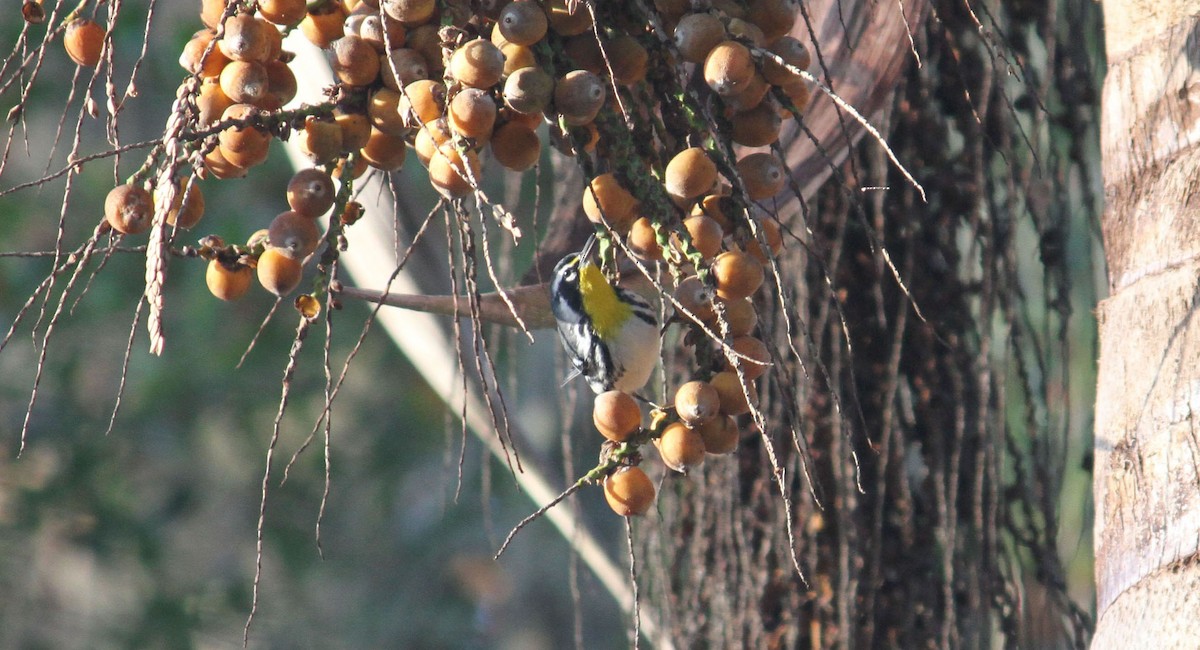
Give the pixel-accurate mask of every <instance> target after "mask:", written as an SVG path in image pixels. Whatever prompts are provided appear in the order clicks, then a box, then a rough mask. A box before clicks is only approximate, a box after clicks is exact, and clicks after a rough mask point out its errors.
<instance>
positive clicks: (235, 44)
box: [217, 14, 278, 62]
mask: <svg viewBox="0 0 1200 650" xmlns="http://www.w3.org/2000/svg"><path fill="white" fill-rule="evenodd" d="M267 29H274V28H272V27H270V26H269V24H268V23H265V22H260V21H258V20H256V19H255V18H254V15H253V14H235V15H233V16H230V17H229V18H228V19H226V20H225V33H224V35H222V37H221V40H219V41H217V47H219V48H221V52H222V53H223V54H225V56H227V57H229V58H230V59H232V60H234V61H258V62H265V61H268V60H269V59H270V54H271V36H270V35H269V34H267V31H266V30H267ZM277 33H278V32H277Z"/></svg>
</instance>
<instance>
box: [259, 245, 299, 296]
mask: <svg viewBox="0 0 1200 650" xmlns="http://www.w3.org/2000/svg"><path fill="white" fill-rule="evenodd" d="M255 272H256V274H257V275H258V283H259V284H261V285H262V287H263V288H264V289H266V290H267V291H270V292H271V293H273V294H275V295H277V296H280V297H282V296H286V295H288V294H289V293H291V292H293V291H295V290H296V287H298V286H300V279H301V277H302V276H303V275H304V266H303V265H302V264H301V263H300V260H297V259H293V258H291V257H290V256H288V255H287V254H286V253H284V252H283V251H280V250H277V249H274V248H268V249H266V250H264V251H263V252H262V255H260V256H259V257H258V265H257V266H256V267H255Z"/></svg>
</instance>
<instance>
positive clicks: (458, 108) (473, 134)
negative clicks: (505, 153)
mask: <svg viewBox="0 0 1200 650" xmlns="http://www.w3.org/2000/svg"><path fill="white" fill-rule="evenodd" d="M446 113H447V115H448V116H449V118H450V126H452V127H453V128H454V130H455V131H457V132H458V134H459V135H462V136H464V137H467V138H473V139H475V140H479V141H483V140H487V139H488V138H490V137H491V135H492V128H493V127H495V125H496V102H495V100H493V99H492V96H491V94H490V93H489V92H487V91H486V90H480V89H479V88H464V89H463V90H462V91H460V92H459V93H458V94H457V95H455V96H454V99H452V100H450V106H449V107H448V110H447V111H446Z"/></svg>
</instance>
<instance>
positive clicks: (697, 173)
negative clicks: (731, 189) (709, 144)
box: [663, 147, 717, 202]
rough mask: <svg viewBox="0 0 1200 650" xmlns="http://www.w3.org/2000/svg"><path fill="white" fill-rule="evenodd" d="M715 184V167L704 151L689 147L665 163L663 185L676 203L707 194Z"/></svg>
mask: <svg viewBox="0 0 1200 650" xmlns="http://www.w3.org/2000/svg"><path fill="white" fill-rule="evenodd" d="M716 182H717V166H716V164H715V163H713V161H712V159H711V158H709V157H708V154H707V153H705V152H704V149H701V148H700V147H690V148H688V149H684V150H683V151H680V152H679V153H677V154H675V157H674V158H671V162H669V163H667V169H666V172H665V173H664V174H663V185H665V186H666V188H667V194H670V195H671V198H673V199H675V200H676V201H680V202H683V201H688V200H691V199H694V198H696V197H698V196H700V195H701V194H704V193H706V192H708V191H709V190H710V189H712V186H713V185H714V184H716Z"/></svg>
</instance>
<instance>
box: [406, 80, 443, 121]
mask: <svg viewBox="0 0 1200 650" xmlns="http://www.w3.org/2000/svg"><path fill="white" fill-rule="evenodd" d="M445 110H446V87H445V86H444V85H442V83H441V82H439V81H433V80H431V79H421V80H420V81H414V82H412V83H410V84H408V85H407V86H405V87H404V93H403V94H402V95H401V96H400V104H399V106H398V107H397V108H396V111H397V112H399V113H400V116H401V117H402V118H403V119H404V120H405V123H406V124H408V125H409V126H416V125H418V124H426V123H428V122H432V121H433V120H436V119H438V118H439V117H441V116H442V114H443V113H444V112H445Z"/></svg>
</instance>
